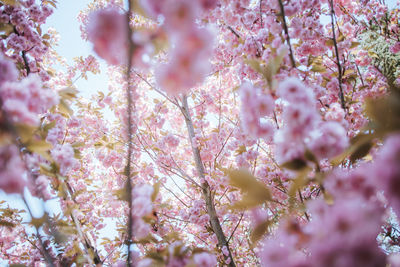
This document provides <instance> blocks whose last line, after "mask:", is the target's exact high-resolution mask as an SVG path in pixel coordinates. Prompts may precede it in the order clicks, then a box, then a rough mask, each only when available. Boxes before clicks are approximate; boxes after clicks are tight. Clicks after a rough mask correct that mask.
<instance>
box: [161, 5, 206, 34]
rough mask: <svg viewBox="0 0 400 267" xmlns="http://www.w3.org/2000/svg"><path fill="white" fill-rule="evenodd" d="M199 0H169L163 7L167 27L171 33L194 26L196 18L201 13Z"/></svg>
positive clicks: (187, 29)
mask: <svg viewBox="0 0 400 267" xmlns="http://www.w3.org/2000/svg"><path fill="white" fill-rule="evenodd" d="M200 11H201V8H200V6H199V3H198V1H191V0H174V1H167V3H165V5H164V8H163V15H164V18H165V28H166V29H167V30H168V31H169V32H171V33H181V32H185V31H189V30H190V29H191V28H193V25H194V22H195V19H196V18H197V16H198V15H199V14H200Z"/></svg>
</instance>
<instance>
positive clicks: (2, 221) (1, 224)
mask: <svg viewBox="0 0 400 267" xmlns="http://www.w3.org/2000/svg"><path fill="white" fill-rule="evenodd" d="M0 226H6V227H11V228H12V227H15V224H14V223H12V222H8V221H5V220H0Z"/></svg>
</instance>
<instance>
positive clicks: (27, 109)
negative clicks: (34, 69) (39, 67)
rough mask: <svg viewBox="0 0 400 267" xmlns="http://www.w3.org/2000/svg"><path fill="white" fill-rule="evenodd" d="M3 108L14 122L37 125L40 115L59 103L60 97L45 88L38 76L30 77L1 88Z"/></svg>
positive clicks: (8, 83)
mask: <svg viewBox="0 0 400 267" xmlns="http://www.w3.org/2000/svg"><path fill="white" fill-rule="evenodd" d="M0 97H1V98H2V100H3V103H4V105H3V108H4V110H5V111H6V112H7V113H8V115H9V116H10V117H11V119H12V120H13V121H14V122H18V123H26V124H31V125H33V124H37V123H38V122H39V118H38V116H37V115H38V114H41V113H44V112H45V111H47V110H48V109H49V108H51V107H52V106H54V105H56V104H57V103H58V101H59V98H58V95H56V94H55V93H54V91H52V90H50V89H46V88H43V85H42V81H41V80H40V78H39V76H37V75H33V74H31V75H29V76H28V77H26V78H25V79H23V80H21V81H20V82H5V83H3V84H2V85H1V86H0Z"/></svg>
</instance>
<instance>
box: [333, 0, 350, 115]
mask: <svg viewBox="0 0 400 267" xmlns="http://www.w3.org/2000/svg"><path fill="white" fill-rule="evenodd" d="M329 3H330V5H331V25H332V40H333V45H334V47H335V54H336V61H337V62H336V64H337V67H338V72H339V98H340V103H341V105H342V108H343V109H344V110H345V109H346V105H345V102H344V94H343V87H342V79H343V77H342V65H341V64H340V57H339V49H338V46H337V40H336V33H335V10H334V8H333V0H330V1H329Z"/></svg>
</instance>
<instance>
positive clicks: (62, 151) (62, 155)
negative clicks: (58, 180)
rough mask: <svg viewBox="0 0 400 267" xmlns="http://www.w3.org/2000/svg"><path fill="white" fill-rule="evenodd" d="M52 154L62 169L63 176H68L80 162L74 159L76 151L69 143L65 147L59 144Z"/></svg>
mask: <svg viewBox="0 0 400 267" xmlns="http://www.w3.org/2000/svg"><path fill="white" fill-rule="evenodd" d="M50 153H51V156H52V158H53V159H54V161H55V162H56V163H57V164H58V166H59V167H60V174H61V175H67V173H68V172H69V171H70V170H71V169H72V168H74V167H75V166H76V165H77V164H78V161H77V160H76V159H75V158H74V154H75V153H74V149H73V147H72V146H71V145H70V144H68V143H66V144H63V145H60V144H57V145H56V146H55V147H54V148H53V149H52V150H51V152H50Z"/></svg>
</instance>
